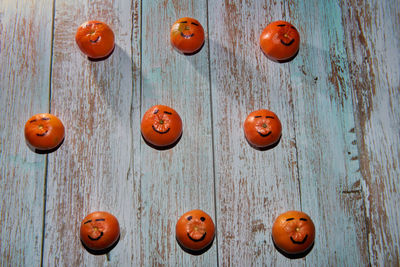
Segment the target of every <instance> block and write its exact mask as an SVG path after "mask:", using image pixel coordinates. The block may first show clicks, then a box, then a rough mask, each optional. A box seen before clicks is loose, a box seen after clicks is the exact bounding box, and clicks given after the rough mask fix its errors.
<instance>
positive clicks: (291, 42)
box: [281, 39, 294, 46]
mask: <svg viewBox="0 0 400 267" xmlns="http://www.w3.org/2000/svg"><path fill="white" fill-rule="evenodd" d="M293 42H294V39H292V40H290V42H289V43H286V42H284V41H283V40H281V43H282V44H283V45H285V46H290V45H291V44H293Z"/></svg>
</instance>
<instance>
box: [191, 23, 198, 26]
mask: <svg viewBox="0 0 400 267" xmlns="http://www.w3.org/2000/svg"><path fill="white" fill-rule="evenodd" d="M191 23H192V24H193V25H195V26H199V24H197V23H194V22H191Z"/></svg>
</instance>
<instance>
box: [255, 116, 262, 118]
mask: <svg viewBox="0 0 400 267" xmlns="http://www.w3.org/2000/svg"><path fill="white" fill-rule="evenodd" d="M261 117H262V116H254V118H261Z"/></svg>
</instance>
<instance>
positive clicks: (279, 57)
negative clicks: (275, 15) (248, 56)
mask: <svg viewBox="0 0 400 267" xmlns="http://www.w3.org/2000/svg"><path fill="white" fill-rule="evenodd" d="M260 47H261V49H262V51H263V52H264V54H265V55H266V56H267V57H269V58H270V59H272V60H275V61H283V60H288V59H291V58H292V57H294V56H295V55H296V53H297V52H298V51H299V47H300V34H299V32H298V31H297V29H296V28H295V27H294V26H293V25H292V24H290V23H289V22H286V21H283V20H278V21H274V22H272V23H270V24H268V26H267V27H265V29H264V30H263V31H262V33H261V36H260Z"/></svg>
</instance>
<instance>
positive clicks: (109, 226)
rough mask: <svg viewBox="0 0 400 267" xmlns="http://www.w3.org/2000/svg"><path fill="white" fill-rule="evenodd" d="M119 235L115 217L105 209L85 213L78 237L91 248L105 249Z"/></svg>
mask: <svg viewBox="0 0 400 267" xmlns="http://www.w3.org/2000/svg"><path fill="white" fill-rule="evenodd" d="M119 235H120V229H119V223H118V220H117V218H116V217H115V216H114V215H112V214H111V213H108V212H105V211H95V212H92V213H90V214H89V215H87V216H86V217H85V218H84V219H83V220H82V223H81V229H80V238H81V240H82V243H83V244H84V245H85V246H86V247H87V248H89V249H91V250H95V251H98V250H105V249H108V248H110V247H111V246H112V245H114V244H115V242H117V240H118V238H119Z"/></svg>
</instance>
